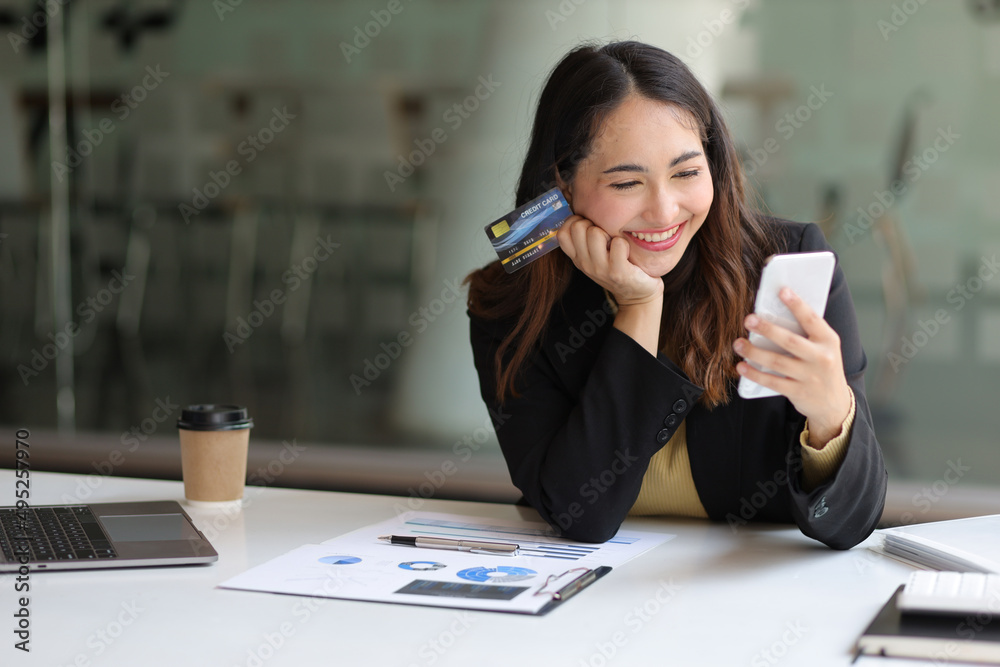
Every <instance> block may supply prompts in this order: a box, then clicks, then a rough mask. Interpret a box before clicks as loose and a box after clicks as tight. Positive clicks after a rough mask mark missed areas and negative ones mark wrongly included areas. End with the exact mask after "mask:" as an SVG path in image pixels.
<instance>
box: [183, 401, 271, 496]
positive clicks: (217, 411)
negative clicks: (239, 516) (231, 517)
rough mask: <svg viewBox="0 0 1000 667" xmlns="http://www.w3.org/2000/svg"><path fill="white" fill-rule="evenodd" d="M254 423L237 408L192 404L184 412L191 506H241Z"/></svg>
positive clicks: (185, 473) (186, 474)
mask: <svg viewBox="0 0 1000 667" xmlns="http://www.w3.org/2000/svg"><path fill="white" fill-rule="evenodd" d="M252 427H253V420H252V419H250V418H249V417H248V416H247V409H246V408H244V407H240V406H238V405H212V404H208V405H189V406H188V407H186V408H184V410H182V411H181V417H180V419H178V420H177V429H178V432H179V433H180V439H181V470H182V474H183V477H184V497H185V498H186V499H187V500H188V501H190V502H192V503H198V504H203V503H213V504H214V503H223V504H224V503H239V502H240V500H242V498H243V488H244V486H245V484H246V479H247V452H248V450H249V444H250V429H251V428H252Z"/></svg>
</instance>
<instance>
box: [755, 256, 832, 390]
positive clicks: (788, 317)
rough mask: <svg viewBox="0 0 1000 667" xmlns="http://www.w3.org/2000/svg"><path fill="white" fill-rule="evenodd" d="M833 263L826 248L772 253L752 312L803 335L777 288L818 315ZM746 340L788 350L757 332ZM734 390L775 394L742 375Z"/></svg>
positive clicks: (828, 289)
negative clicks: (787, 291)
mask: <svg viewBox="0 0 1000 667" xmlns="http://www.w3.org/2000/svg"><path fill="white" fill-rule="evenodd" d="M835 263H836V260H835V258H834V256H833V253H832V252H830V251H829V250H824V251H821V252H803V253H794V254H789V255H772V256H771V257H769V258H768V260H767V261H766V262H765V263H764V271H763V272H762V273H761V275H760V287H758V288H757V300H756V301H755V303H754V312H755V313H756V314H757V316H758V317H760V318H762V319H764V320H767V321H768V322H773V323H775V324H777V325H779V326H782V327H784V328H786V329H788V330H789V331H793V332H795V333H797V334H799V335H800V336H802V335H804V333H805V332H803V331H802V327H801V326H799V322H798V320H796V319H795V316H794V315H792V311H790V310H789V309H788V306H786V305H785V304H784V302H783V301H782V300H781V299H780V298H779V297H778V292H780V291H781V288H782V287H790V288H791V289H792V290H793V291H794V292H795V293H796V294H798V295H799V297H801V298H802V300H803V301H804V302H805V303H806V304H808V305H809V307H810V308H812V309H813V310H814V311H816V313H817V314H818V315H819V316H820V317H822V316H823V313H824V311H826V299H827V297H828V296H829V295H830V285H831V283H832V282H833V268H834V265H835ZM748 340H749V341H750V342H751V343H752V344H754V345H756V346H757V347H760V348H763V349H765V350H771V351H772V352H780V353H781V354H786V355H787V354H788V352H786V351H785V350H784V349H782V348H780V347H778V346H777V345H776V344H775V343H773V342H771V340H770V339H768V338H765V337H764V336H762V335H760V334H758V333H755V332H752V331H751V332H750V335H749V336H748ZM747 363H749V364H750V365H751V366H753V367H754V368H757V369H759V370H762V371H764V372H765V373H770V374H772V375H781V374H780V373H775V372H774V371H772V370H771V369H769V368H764V367H761V366H760V365H758V364H756V363H754V362H751V361H748V362H747ZM738 391H739V394H740V396H742V397H743V398H766V397H768V396H778V395H779V394H778V392H776V391H772V390H770V389H768V388H766V387H762V386H761V385H759V384H757V383H756V382H754V381H753V380H749V379H747V378H746V377H741V378H740V384H739V389H738Z"/></svg>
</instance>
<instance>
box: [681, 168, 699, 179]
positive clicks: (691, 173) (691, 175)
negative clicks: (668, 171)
mask: <svg viewBox="0 0 1000 667" xmlns="http://www.w3.org/2000/svg"><path fill="white" fill-rule="evenodd" d="M700 173H701V170H700V169H688V170H687V171H682V172H680V173H679V174H677V177H678V178H694V177H695V176H697V175H698V174H700Z"/></svg>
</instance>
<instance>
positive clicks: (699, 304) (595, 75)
mask: <svg viewBox="0 0 1000 667" xmlns="http://www.w3.org/2000/svg"><path fill="white" fill-rule="evenodd" d="M554 185H558V186H559V187H560V188H561V189H562V191H563V193H564V194H565V195H566V198H567V200H568V201H569V203H570V206H571V207H572V209H573V212H574V214H575V215H573V216H571V217H570V218H568V219H567V220H566V222H565V223H564V224H563V227H562V228H561V229H560V230H559V234H558V238H559V243H560V249H561V251H560V250H557V251H554V252H550V253H549V254H547V255H545V256H544V257H542V258H540V259H538V260H537V261H535V262H533V263H531V264H529V265H528V266H527V267H525V268H523V269H521V270H519V271H517V272H516V273H513V274H510V275H508V274H506V273H505V272H504V270H503V269H502V268H501V267H500V265H499V263H498V262H494V263H492V264H490V265H488V266H486V267H484V268H483V269H480V270H478V271H475V272H474V273H472V274H471V275H470V276H469V278H468V279H467V281H468V282H469V285H470V289H469V315H470V317H471V321H472V330H471V334H472V345H473V352H474V356H475V362H476V368H477V369H478V371H479V378H480V388H481V392H482V396H483V399H484V400H485V401H486V404H487V406H488V407H489V409H490V413H491V414H492V415H493V418H494V425H495V426H496V429H497V437H498V439H499V441H500V445H501V448H502V449H503V453H504V457H505V459H506V461H507V465H508V468H509V470H510V474H511V478H512V480H513V482H514V484H515V485H516V486H517V487H518V488H519V489H520V490H521V491H522V492H523V493H524V496H525V499H526V500H527V502H528V503H529V504H531V505H532V506H533V507H534V508H535V509H536V510H538V512H539V513H540V514H541V515H542V517H544V518H545V520H546V521H548V522H549V523H550V524H552V525H554V526H558V527H559V528H560V529H561V530H562V532H563V534H564V535H566V536H567V537H570V538H574V539H578V540H584V541H595V542H599V541H604V540H607V539H608V538H610V537H611V536H612V535H614V533H615V532H616V531H617V530H618V528H619V526H620V525H621V522H622V521H623V520H624V519H625V517H626V516H627V515H629V514H631V515H633V516H634V515H651V514H658V515H675V516H676V515H680V516H696V517H707V518H711V519H714V520H719V521H727V522H728V523H729V524H730V525H731V526H732V527H733V529H734V530H736V529H738V527H739V526H742V525H744V524H746V523H747V522H748V521H751V520H756V521H771V522H774V521H777V522H791V521H794V522H795V523H796V524H798V526H799V527H800V528H801V530H802V532H803V533H805V534H806V535H808V536H810V537H813V538H815V539H817V540H820V541H821V542H823V543H825V544H827V545H829V546H830V547H833V548H835V549H847V548H850V547H852V546H854V545H855V544H857V543H858V542H860V541H861V540H863V539H865V538H866V537H867V536H868V535H869V534H871V532H872V530H873V529H874V528H875V525H876V524H877V522H878V520H879V517H880V515H881V513H882V508H883V505H884V500H885V488H886V472H885V465H884V463H883V460H882V454H881V451H880V449H879V445H878V442H877V440H876V438H875V433H874V431H873V429H872V421H871V414H870V412H869V409H868V404H867V401H866V399H865V391H864V371H865V367H866V365H867V361H866V358H865V354H864V351H863V350H862V348H861V344H860V341H859V336H858V330H857V322H856V319H855V315H854V307H853V305H852V303H851V297H850V293H849V292H848V288H847V284H846V282H845V279H844V274H843V272H842V271H841V270H840V268H839V266H838V267H837V269H836V271H835V274H834V279H833V286H832V288H831V291H830V295H829V301H828V305H827V309H826V313H825V319H824V318H823V317H820V316H819V315H817V314H816V313H814V312H812V311H811V310H810V309H809V308H808V307H807V306H805V305H804V304H803V303H802V302H801V301H799V300H798V299H797V298H795V296H794V294H790V293H786V292H785V291H783V295H782V298H783V300H784V301H785V303H786V304H787V305H788V306H789V308H790V309H791V310H792V312H793V313H794V314H795V316H796V318H797V319H798V320H799V322H800V324H801V325H802V327H803V330H804V331H805V333H806V335H805V336H798V335H795V334H792V333H791V332H788V331H786V330H783V329H779V328H777V327H775V326H774V325H770V324H768V323H766V322H762V321H758V320H757V318H754V317H753V316H752V315H750V313H751V311H752V310H753V301H754V294H755V290H756V287H757V282H758V281H759V278H760V272H761V268H762V266H763V263H764V261H765V259H766V258H767V257H768V256H769V255H771V254H773V253H778V252H809V251H817V250H826V249H828V248H829V246H828V245H827V244H826V241H825V240H824V238H823V236H822V233H821V232H820V231H819V229H818V228H817V227H816V226H815V225H812V224H798V223H790V222H784V221H778V220H773V219H768V218H765V217H763V216H760V215H758V214H756V213H754V211H752V210H751V207H750V206H749V205H748V203H747V201H746V200H747V194H746V192H745V191H744V186H743V181H742V173H741V168H740V165H739V162H738V158H737V153H736V150H735V148H734V146H733V142H732V139H731V138H730V136H729V132H728V130H727V129H726V126H725V124H724V123H723V120H722V117H721V114H720V113H719V111H718V109H717V107H716V106H715V104H714V102H713V101H712V99H711V97H710V96H709V95H708V93H707V92H706V91H705V90H704V88H703V87H702V86H701V85H700V84H699V83H698V81H697V80H696V79H695V78H694V76H693V75H692V74H691V72H690V71H689V70H688V69H687V67H685V66H684V64H683V63H681V62H680V61H679V60H678V59H677V58H675V57H673V56H672V55H670V54H669V53H667V52H665V51H663V50H661V49H658V48H655V47H652V46H649V45H645V44H640V43H636V42H621V43H612V44H608V45H606V46H604V47H600V48H598V47H592V46H583V47H580V48H577V49H576V50H574V51H572V52H571V53H569V54H568V55H567V56H566V57H565V58H564V59H563V60H562V61H561V62H560V63H559V64H558V65H557V66H556V68H555V69H554V70H553V72H552V74H551V76H550V77H549V80H548V82H547V84H546V86H545V88H544V90H543V91H542V96H541V99H540V101H539V104H538V112H537V115H536V117H535V124H534V128H533V131H532V135H531V143H530V145H529V147H528V152H527V156H526V158H525V161H524V166H523V169H522V172H521V178H520V181H519V183H518V188H517V205H518V206H520V205H521V204H523V203H525V202H527V201H530V200H531V199H534V198H535V197H537V196H539V195H540V194H542V193H543V192H545V191H546V190H548V189H550V188H552V187H553V186H554ZM748 329H749V330H753V331H757V332H758V333H760V334H762V335H764V336H765V337H767V338H769V339H771V340H772V341H773V342H775V343H777V344H779V345H780V346H781V347H782V348H784V349H786V350H787V351H789V352H791V353H792V355H793V356H792V357H781V358H779V356H778V355H774V354H773V353H770V352H767V351H765V350H763V349H760V348H757V347H756V346H753V345H751V344H750V343H749V341H748V340H747V338H746V335H747V330H748ZM741 358H742V359H745V360H746V361H743V360H741ZM747 361H753V362H756V363H758V364H760V365H763V366H766V367H770V368H774V369H775V370H778V371H780V372H782V373H783V374H784V375H785V376H787V377H784V378H779V377H777V376H773V375H767V374H764V373H761V372H760V371H757V370H756V369H754V368H753V367H751V366H749V365H748V364H747ZM741 375H746V376H747V377H748V378H749V379H751V380H754V381H756V382H758V383H760V384H761V385H764V386H765V387H769V388H772V389H774V390H776V391H777V392H779V393H780V394H781V395H780V396H777V397H773V398H763V399H755V400H744V399H742V398H741V397H740V396H739V395H738V394H737V393H736V383H737V380H738V378H739V377H740V376H741Z"/></svg>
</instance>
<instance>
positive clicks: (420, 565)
mask: <svg viewBox="0 0 1000 667" xmlns="http://www.w3.org/2000/svg"><path fill="white" fill-rule="evenodd" d="M399 566H400V567H401V568H403V569H404V570H425V571H426V570H440V569H441V568H443V567H447V565H445V564H444V563H437V562H435V561H432V560H414V561H410V562H408V563H400V564H399Z"/></svg>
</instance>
